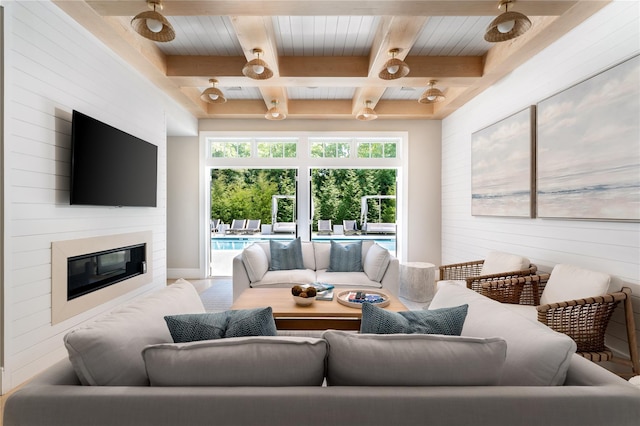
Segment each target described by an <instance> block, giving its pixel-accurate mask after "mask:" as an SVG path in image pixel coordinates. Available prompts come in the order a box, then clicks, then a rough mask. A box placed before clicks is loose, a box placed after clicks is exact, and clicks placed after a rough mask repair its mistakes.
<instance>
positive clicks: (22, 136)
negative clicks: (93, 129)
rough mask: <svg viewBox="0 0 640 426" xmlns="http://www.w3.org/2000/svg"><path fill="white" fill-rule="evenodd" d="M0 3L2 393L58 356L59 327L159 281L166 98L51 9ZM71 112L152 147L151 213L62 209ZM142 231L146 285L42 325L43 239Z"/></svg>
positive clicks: (45, 302)
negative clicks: (154, 198) (149, 275)
mask: <svg viewBox="0 0 640 426" xmlns="http://www.w3.org/2000/svg"><path fill="white" fill-rule="evenodd" d="M3 6H4V7H5V34H4V35H3V36H4V37H5V40H4V43H5V59H6V62H5V71H6V81H5V88H6V93H5V95H6V99H5V105H6V111H5V112H6V116H5V126H6V127H5V134H4V137H5V141H4V158H5V162H4V165H3V169H4V176H3V185H4V190H5V198H4V200H3V215H4V226H5V241H4V253H5V258H4V262H5V263H4V265H5V271H4V277H3V280H2V281H3V291H4V306H3V307H4V313H3V327H4V340H3V367H4V375H3V378H2V388H3V392H6V391H7V390H9V389H11V388H13V387H15V386H17V385H18V384H20V383H22V382H24V381H25V380H26V379H28V378H30V377H31V376H33V375H35V374H36V373H37V372H39V371H40V370H43V369H44V368H46V367H48V366H49V365H51V364H52V363H53V362H55V361H57V360H59V359H61V358H63V357H65V356H66V350H65V349H64V346H63V341H62V338H63V336H64V334H65V333H66V332H67V331H68V330H70V329H71V328H74V327H76V326H78V325H79V324H81V323H82V322H85V321H86V320H88V319H90V318H93V317H95V316H96V315H99V314H101V313H103V312H105V311H107V310H110V309H113V308H114V307H116V306H118V305H121V304H123V303H125V302H126V301H128V300H130V299H131V298H133V297H134V296H137V295H139V294H142V293H144V292H147V291H150V290H151V289H154V288H158V287H161V286H164V285H165V283H166V242H165V241H166V231H165V229H166V213H165V212H166V118H165V107H164V106H163V105H166V102H167V101H166V99H164V98H161V95H159V94H158V91H157V90H154V88H153V87H152V86H151V85H150V84H149V83H148V82H146V81H145V80H143V79H142V78H141V77H140V76H139V75H138V74H137V73H136V72H134V71H132V70H131V69H130V68H129V67H128V66H127V65H125V64H123V63H122V62H121V61H120V60H119V59H117V58H116V56H115V55H113V54H112V53H111V52H110V51H108V50H107V49H106V48H105V47H104V46H103V45H102V44H100V43H99V42H98V41H97V40H96V39H95V38H94V37H93V36H92V35H90V34H89V33H88V32H87V31H86V30H84V29H83V28H82V27H80V26H79V25H77V24H76V23H75V22H74V21H73V20H71V19H70V18H69V17H68V16H67V15H65V14H64V13H63V12H62V11H61V10H60V9H59V8H58V7H57V6H55V5H54V4H52V3H50V2H48V1H28V2H14V1H10V2H3ZM73 109H76V110H79V111H81V112H83V113H85V114H87V115H90V116H92V117H95V118H97V119H99V120H101V121H104V122H106V123H108V124H111V125H113V126H115V127H117V128H120V129H122V130H124V131H126V132H128V133H131V134H133V135H135V136H138V137H140V138H142V139H145V140H147V141H149V142H151V143H153V144H155V145H157V146H158V147H159V149H158V154H159V155H158V169H159V172H158V207H157V208H107V207H86V206H70V205H69V169H70V141H71V138H70V132H71V112H72V110H73ZM114 173H117V165H114ZM143 230H151V231H152V232H153V253H152V256H153V271H152V272H153V278H154V281H153V283H152V284H150V285H147V286H145V287H143V288H141V289H138V290H136V291H134V292H132V293H130V294H128V295H125V296H123V297H120V298H119V299H117V300H114V301H112V302H110V303H107V304H105V305H103V306H100V307H98V308H95V309H93V310H91V311H89V312H86V313H84V314H81V315H78V316H77V317H75V318H72V319H69V320H67V321H64V322H62V323H60V324H56V325H55V326H52V325H51V242H52V241H59V240H70V239H76V238H85V237H93V236H102V235H113V234H121V233H128V232H137V231H143Z"/></svg>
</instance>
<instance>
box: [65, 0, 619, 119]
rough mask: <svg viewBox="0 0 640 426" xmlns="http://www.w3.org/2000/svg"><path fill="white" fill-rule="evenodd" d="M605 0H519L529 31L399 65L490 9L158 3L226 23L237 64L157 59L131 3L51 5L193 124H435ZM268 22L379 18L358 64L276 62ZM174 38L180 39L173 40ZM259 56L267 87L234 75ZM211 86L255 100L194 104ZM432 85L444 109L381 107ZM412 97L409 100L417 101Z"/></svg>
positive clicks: (317, 0)
mask: <svg viewBox="0 0 640 426" xmlns="http://www.w3.org/2000/svg"><path fill="white" fill-rule="evenodd" d="M608 2H609V1H569V0H556V1H543V0H530V1H526V0H519V1H517V2H516V3H514V5H513V6H512V8H511V9H510V10H517V11H518V12H521V13H524V14H525V15H527V16H528V17H529V18H530V19H531V21H532V23H533V27H532V28H531V30H529V31H528V32H527V33H525V34H524V35H523V36H520V37H518V38H516V39H514V40H511V41H508V42H503V43H497V44H495V45H492V46H491V47H490V48H489V49H488V51H487V52H486V53H484V54H483V55H482V56H408V53H409V51H410V50H411V48H412V47H413V46H414V43H415V42H416V40H417V38H418V36H419V35H420V32H421V30H422V28H423V27H424V26H425V24H427V23H428V21H429V19H430V18H432V17H442V16H446V17H450V16H465V17H469V16H497V15H498V14H499V13H500V11H499V10H498V9H497V4H498V1H497V0H495V1H482V0H477V1H473V0H472V1H457V0H448V1H432V0H423V1H409V0H374V1H366V0H359V1H352V0H341V1H322V0H314V1H308V0H280V1H266V0H263V1H262V0H228V1H222V0H208V1H191V0H164V2H163V3H164V9H163V10H162V14H163V15H165V16H167V17H169V20H171V16H229V18H230V20H231V23H232V26H233V31H234V32H235V34H236V36H237V39H238V42H239V43H240V46H241V47H242V51H243V53H244V56H192V55H166V54H164V53H163V52H162V51H161V49H160V47H159V46H158V45H157V44H156V43H154V42H152V41H149V40H147V39H144V38H142V37H141V36H139V35H138V34H136V33H135V32H134V31H133V29H132V28H131V26H130V24H129V22H130V20H131V18H132V17H133V16H134V15H136V14H137V13H139V12H141V11H144V10H147V5H146V3H145V1H141V0H101V1H78V0H68V1H65V0H54V3H55V4H57V5H58V6H59V7H60V8H61V9H62V10H64V11H65V12H66V13H67V14H68V15H70V16H71V17H72V18H73V19H75V20H76V21H77V22H78V23H80V24H81V25H82V26H84V27H85V28H86V29H87V30H89V31H90V32H91V33H93V34H94V35H95V36H96V37H98V38H99V39H100V40H102V42H104V43H105V45H106V46H108V47H109V48H110V49H112V50H113V51H114V52H115V53H116V54H118V55H119V56H121V57H122V58H123V59H124V60H125V61H127V62H128V63H129V64H131V65H132V66H133V67H134V68H135V69H137V70H138V71H139V72H141V73H142V74H143V75H145V76H146V77H147V78H148V79H149V80H150V81H151V82H152V83H153V84H155V85H156V86H157V87H158V88H159V89H160V90H163V91H165V92H166V93H167V94H168V95H169V96H170V97H172V98H173V99H175V100H176V101H177V102H178V103H180V104H181V105H183V106H184V107H185V108H187V109H188V110H189V111H190V112H191V113H192V114H193V115H194V116H196V117H198V118H251V117H262V116H264V114H265V112H266V111H267V109H268V108H269V107H270V106H271V102H272V100H278V101H279V103H280V105H279V106H280V108H281V109H283V110H284V111H286V112H287V114H288V117H289V119H291V118H345V119H353V118H354V116H355V114H356V113H357V111H358V110H359V109H360V108H362V107H363V106H364V103H365V102H366V101H371V106H372V107H373V108H374V109H375V110H376V112H377V113H378V116H379V118H381V119H384V118H394V119H398V118H410V119H420V118H422V119H442V118H444V117H446V116H447V115H449V114H451V113H452V112H453V111H455V110H456V109H457V108H459V107H461V106H462V105H464V104H465V103H466V102H468V101H469V100H471V99H473V98H474V97H475V96H477V95H478V94H479V93H481V92H482V91H483V90H485V89H487V88H488V87H490V86H491V85H493V84H494V83H496V82H497V81H498V80H500V79H501V78H502V77H504V76H505V75H507V74H508V73H509V72H511V71H512V70H513V69H515V68H516V67H518V66H520V65H522V64H523V63H524V62H526V61H527V60H528V59H529V58H531V57H532V56H534V55H535V54H537V53H538V52H540V51H541V50H543V49H544V48H545V47H547V46H549V45H550V44H551V43H553V42H554V41H555V40H556V39H558V38H559V37H561V36H562V35H564V34H565V33H567V32H568V31H570V30H571V29H572V28H574V27H575V26H577V25H578V24H580V23H581V22H583V21H584V20H585V19H587V18H588V17H589V16H591V15H592V14H594V13H595V12H597V11H598V10H600V9H601V8H602V7H604V6H605V5H606V4H607V3H608ZM274 16H377V17H380V19H379V25H378V27H377V30H376V33H375V36H374V38H373V42H372V45H371V47H370V50H369V53H368V56H330V57H327V56H323V57H320V56H280V57H279V56H278V46H277V45H276V40H277V37H276V34H275V31H274V28H273V21H272V17H274ZM177 37H180V34H179V33H178V34H177ZM254 48H261V49H262V50H263V51H264V54H263V55H261V59H263V60H265V61H266V62H267V63H268V64H269V66H270V68H271V69H272V70H273V72H274V76H273V77H272V78H270V79H268V80H252V79H249V78H247V77H245V76H244V75H243V74H242V71H241V70H242V67H243V65H244V64H245V63H246V62H247V61H248V60H251V59H254V58H255V55H254V54H253V52H252V50H253V49H254ZM392 48H400V49H401V50H400V52H399V53H398V54H397V55H396V57H398V58H400V59H403V60H404V61H405V62H406V63H407V64H408V65H409V67H410V68H411V72H410V73H409V75H408V76H406V77H404V78H401V79H398V80H382V79H380V78H378V72H379V71H380V69H382V66H383V64H384V63H385V62H386V60H387V59H389V56H388V52H389V50H390V49H392ZM212 77H215V78H216V79H218V80H219V82H220V84H219V86H220V88H221V89H223V91H224V88H225V87H257V88H258V89H259V92H260V96H261V99H230V100H229V101H228V102H227V103H225V104H215V105H212V104H207V103H204V102H202V101H201V100H200V92H201V89H202V88H203V87H208V86H209V83H208V80H209V79H210V78H212ZM432 79H435V80H437V81H438V84H437V87H439V88H440V89H441V90H443V91H444V92H445V95H446V100H445V101H444V102H441V103H437V104H432V105H424V104H420V103H418V102H417V99H412V100H394V99H384V98H383V96H384V92H385V89H387V88H392V87H421V88H426V87H427V85H428V82H429V80H432ZM292 87H305V88H306V87H331V88H353V89H354V95H353V97H352V98H351V99H335V100H314V99H288V96H287V88H292ZM418 96H419V94H418Z"/></svg>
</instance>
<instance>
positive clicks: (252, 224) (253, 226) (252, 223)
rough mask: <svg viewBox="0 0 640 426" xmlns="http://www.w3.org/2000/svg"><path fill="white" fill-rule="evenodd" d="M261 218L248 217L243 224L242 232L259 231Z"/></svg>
mask: <svg viewBox="0 0 640 426" xmlns="http://www.w3.org/2000/svg"><path fill="white" fill-rule="evenodd" d="M261 222H262V220H261V219H249V220H247V223H246V224H245V225H244V229H243V230H242V233H243V234H255V233H256V232H260V223H261Z"/></svg>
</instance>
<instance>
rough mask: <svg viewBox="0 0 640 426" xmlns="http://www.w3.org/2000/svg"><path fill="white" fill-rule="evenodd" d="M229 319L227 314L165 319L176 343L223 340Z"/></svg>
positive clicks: (172, 316) (173, 316)
mask: <svg viewBox="0 0 640 426" xmlns="http://www.w3.org/2000/svg"><path fill="white" fill-rule="evenodd" d="M227 319H228V314H227V312H217V313H206V314H184V315H167V316H166V317H164V320H165V321H166V323H167V327H169V332H170V333H171V337H173V342H174V343H185V342H195V341H198V340H212V339H222V338H223V337H224V332H225V330H226V329H227Z"/></svg>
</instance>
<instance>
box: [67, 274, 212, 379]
mask: <svg viewBox="0 0 640 426" xmlns="http://www.w3.org/2000/svg"><path fill="white" fill-rule="evenodd" d="M204 311H205V310H204V306H203V305H202V300H201V299H200V296H199V295H198V292H197V291H196V289H195V288H194V287H193V285H192V284H191V283H190V282H188V281H185V280H183V279H180V280H178V281H176V282H175V283H174V284H171V285H169V286H167V287H163V288H162V289H161V290H159V291H155V292H153V293H151V294H148V295H146V296H144V297H142V298H140V299H137V300H135V301H134V302H132V303H130V304H129V305H127V306H125V307H123V308H121V309H118V310H116V311H114V312H112V313H110V314H108V315H106V316H104V317H102V318H100V319H97V320H95V321H93V322H90V323H87V324H86V325H84V326H81V327H80V328H77V329H75V330H72V331H70V332H69V333H67V335H66V336H64V344H65V346H66V347H67V351H68V352H69V360H70V361H71V364H72V365H73V368H74V370H75V372H76V374H77V376H78V378H79V379H80V382H81V383H82V384H83V385H94V386H147V385H148V384H149V378H148V377H147V373H146V371H145V366H144V360H143V359H142V349H144V347H146V346H148V345H154V344H158V343H168V342H173V339H172V338H171V333H170V332H169V328H168V327H167V324H166V322H165V321H164V317H165V315H176V314H187V313H203V312H204Z"/></svg>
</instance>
